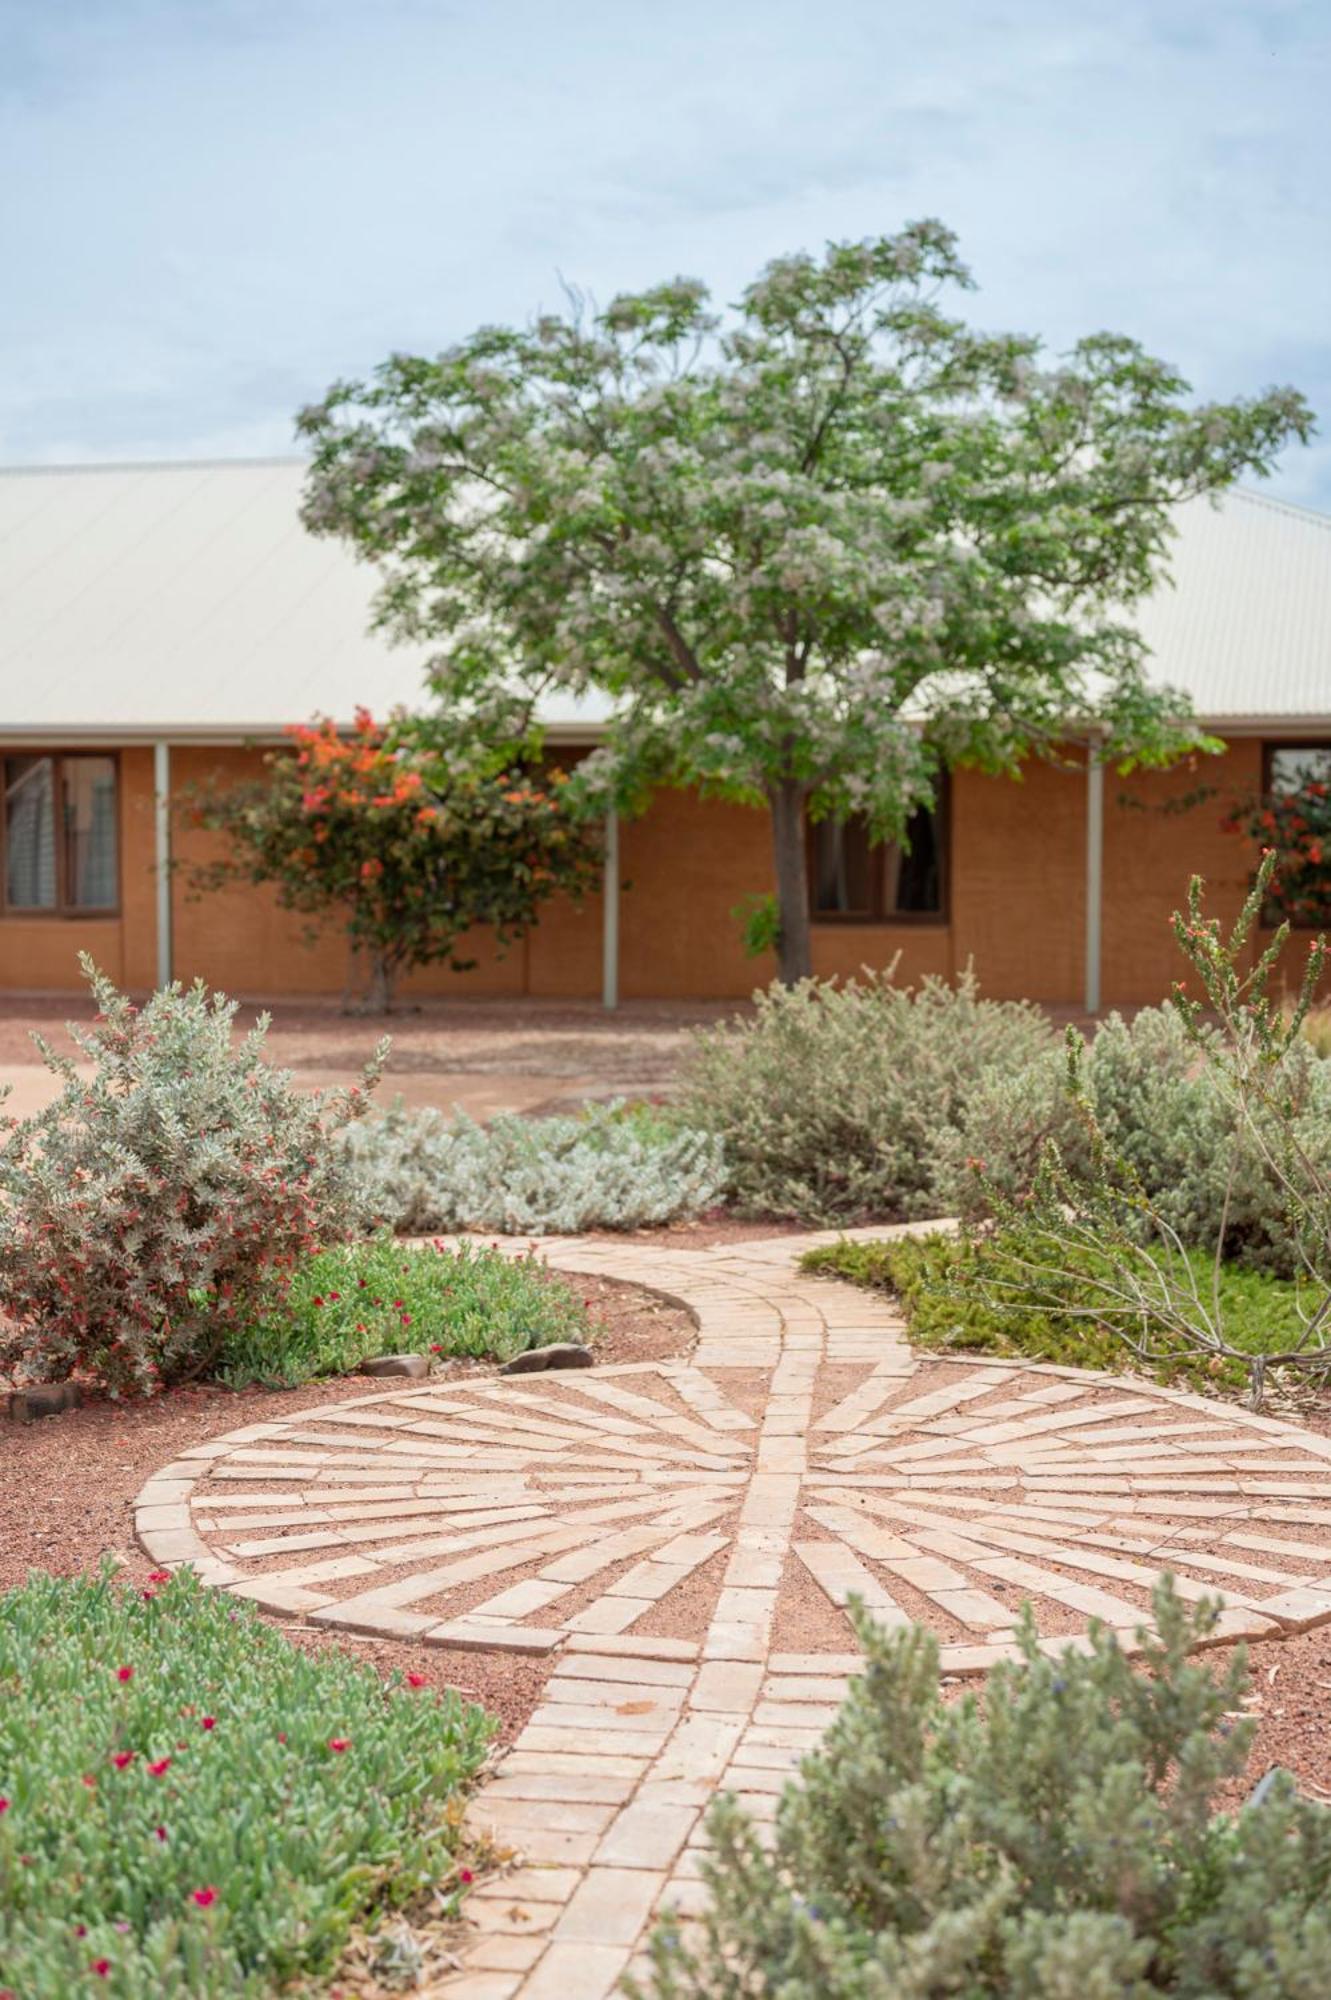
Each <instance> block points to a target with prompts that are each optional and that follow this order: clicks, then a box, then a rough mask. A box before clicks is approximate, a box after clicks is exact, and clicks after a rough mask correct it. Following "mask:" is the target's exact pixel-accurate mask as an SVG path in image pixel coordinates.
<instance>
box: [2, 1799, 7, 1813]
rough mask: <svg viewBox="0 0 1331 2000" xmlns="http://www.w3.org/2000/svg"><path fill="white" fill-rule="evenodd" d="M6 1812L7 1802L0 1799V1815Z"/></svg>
mask: <svg viewBox="0 0 1331 2000" xmlns="http://www.w3.org/2000/svg"><path fill="white" fill-rule="evenodd" d="M8 1811H9V1800H8V1799H0V1813H7V1812H8Z"/></svg>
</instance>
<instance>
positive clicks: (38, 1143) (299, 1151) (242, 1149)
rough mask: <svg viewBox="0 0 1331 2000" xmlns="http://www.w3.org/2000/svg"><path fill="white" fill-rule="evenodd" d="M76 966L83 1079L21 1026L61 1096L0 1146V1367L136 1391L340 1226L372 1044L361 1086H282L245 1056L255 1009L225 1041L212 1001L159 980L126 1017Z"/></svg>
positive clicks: (217, 1336) (222, 1002)
mask: <svg viewBox="0 0 1331 2000" xmlns="http://www.w3.org/2000/svg"><path fill="white" fill-rule="evenodd" d="M81 963H82V965H83V970H84V972H85V974H86V976H87V978H88V981H89V984H90V985H91V987H92V991H93V996H94V998H95V1000H96V1002H97V1007H98V1010H99V1011H98V1015H97V1019H96V1022H95V1024H94V1026H93V1027H92V1028H91V1029H82V1028H71V1033H72V1035H73V1039H74V1042H75V1044H76V1046H77V1049H78V1051H79V1055H80V1056H81V1057H82V1058H83V1060H84V1062H85V1063H87V1064H88V1065H90V1066H91V1072H92V1073H91V1075H90V1076H89V1075H84V1074H83V1073H82V1072H81V1071H80V1070H79V1069H78V1068H76V1066H75V1063H74V1061H73V1060H72V1059H69V1058H66V1057H64V1056H60V1055H57V1054H56V1053H55V1052H54V1051H53V1050H51V1049H50V1048H49V1047H48V1046H47V1045H46V1044H45V1043H44V1042H42V1041H41V1040H40V1038H38V1045H39V1047H40V1048H41V1051H42V1054H43V1056H44V1058H45V1060H46V1063H47V1066H48V1067H49V1068H50V1069H51V1070H52V1071H53V1072H54V1073H55V1075H56V1076H57V1077H58V1078H59V1079H60V1082H61V1085H62V1089H61V1091H60V1094H59V1096H58V1097H57V1098H56V1099H55V1100H54V1102H53V1103H51V1104H50V1105H48V1106H47V1107H46V1108H45V1109H44V1110H42V1111H39V1112H38V1113H37V1114H36V1115H35V1116H34V1117H32V1118H27V1119H24V1120H22V1121H21V1122H18V1123H14V1122H11V1123H10V1127H9V1131H8V1133H7V1136H6V1137H5V1138H4V1141H3V1144H0V1373H2V1372H4V1371H6V1370H14V1371H17V1372H18V1373H20V1374H21V1375H23V1376H25V1377H27V1378H29V1379H36V1380H38V1381H60V1380H63V1379H64V1378H65V1377H66V1376H68V1375H70V1374H71V1373H73V1372H78V1373H80V1374H82V1375H83V1376H84V1377H85V1379H88V1380H91V1381H93V1382H95V1383H96V1384H97V1385H98V1386H100V1387H101V1388H104V1389H106V1390H107V1391H109V1392H110V1393H111V1394H112V1395H124V1394H137V1393H150V1392H152V1391H153V1390H156V1389H160V1388H164V1387H166V1386H168V1385H169V1384H170V1383H172V1382H177V1381H181V1380H185V1379H188V1378H189V1377H191V1376H194V1375H199V1374H203V1373H205V1372H206V1371H207V1370H208V1369H209V1368H210V1367H211V1365H212V1363H213V1361H214V1360H215V1358H216V1356H217V1354H218V1352H219V1350H220V1348H221V1346H222V1344H223V1342H224V1340H225V1339H226V1336H227V1333H228V1331H229V1329H230V1328H232V1327H234V1326H235V1325H237V1324H240V1323H243V1321H244V1320H245V1319H246V1318H248V1317H249V1316H250V1315H251V1314H252V1312H253V1310H254V1308H255V1305H256V1302H257V1301H258V1299H259V1298H260V1297H261V1296H262V1295H264V1294H265V1293H266V1292H271V1290H272V1289H273V1287H274V1285H278V1286H280V1285H281V1284H282V1283H283V1282H284V1281H285V1278H286V1276H287V1274H288V1273H289V1272H290V1270H291V1269H292V1267H293V1265H294V1264H295V1262H296V1261H297V1259H298V1258H299V1257H301V1256H302V1255H303V1254H304V1253H305V1252H306V1251H307V1250H308V1249H310V1248H312V1247H313V1246H314V1245H316V1244H319V1243H327V1242H330V1241H332V1240H334V1239H335V1238H337V1237H339V1236H345V1235H348V1234H350V1233H351V1232H352V1231H353V1230H354V1229H356V1228H357V1227H358V1226H359V1224H360V1220H361V1201H360V1195H359V1192H358V1188H357V1185H356V1182H355V1180H354V1177H353V1176H352V1175H351V1174H350V1173H349V1172H348V1170H347V1166H346V1163H345V1156H344V1155H343V1154H342V1153H341V1151H340V1150H339V1149H338V1147H337V1146H336V1145H335V1143H334V1141H335V1138H336V1135H337V1134H338V1133H339V1132H340V1131H342V1130H343V1129H344V1128H345V1127H346V1125H347V1124H348V1123H349V1122H350V1121H353V1120H355V1119H356V1118H358V1117H359V1116H360V1115H361V1112H362V1110H363V1109H364V1105H365V1101H366V1095H367V1090H368V1088H372V1087H373V1085H374V1083H375V1082H376V1081H377V1077H378V1069H379V1064H380V1062H381V1060H382V1055H383V1051H382V1050H381V1051H380V1055H379V1057H377V1058H376V1060H375V1062H374V1063H373V1064H371V1066H370V1068H369V1069H368V1070H367V1071H366V1074H365V1077H364V1079H363V1083H362V1085H360V1086H357V1087H355V1088H353V1089H351V1090H338V1091H328V1092H325V1093H324V1094H322V1095H318V1094H315V1093H312V1092H308V1091H300V1090H297V1089H296V1087H295V1085H294V1084H293V1083H292V1080H291V1077H290V1074H289V1073H288V1072H287V1071H284V1070H278V1069H274V1068H272V1066H271V1065H270V1064H269V1063H267V1062H265V1060H264V1055H263V1047H264V1037H265V1034H266V1032H267V1026H268V1023H267V1019H266V1017H265V1018H263V1019H261V1020H260V1021H259V1023H258V1025H257V1027H256V1028H255V1029H254V1030H253V1032H252V1033H251V1034H249V1035H247V1036H246V1037H245V1038H244V1039H243V1040H242V1041H241V1042H240V1043H239V1044H236V1045H233V1040H232V1027H233V1024H234V1021H235V1015H236V1006H235V1003H234V1002H233V1001H229V1000H227V999H225V998H224V997H223V996H222V995H221V994H210V993H209V992H208V991H207V990H206V989H205V988H204V987H203V986H202V985H201V984H196V985H194V986H192V987H190V988H189V989H188V990H186V989H184V988H182V987H180V986H169V987H167V988H165V989H164V990H163V991H162V992H159V993H155V994H154V995H153V997H152V998H151V999H150V1000H149V1001H148V1003H147V1004H146V1006H144V1007H143V1008H142V1009H140V1008H138V1007H135V1006H134V1005H133V1004H132V1003H131V1002H130V1001H129V1000H128V999H126V998H125V996H124V995H123V994H122V993H118V992H117V991H116V989H115V987H114V986H113V985H112V984H111V982H110V981H109V980H108V979H106V978H105V977H104V976H103V975H102V974H101V973H100V972H98V971H97V969H96V967H95V966H94V965H93V963H92V961H91V960H90V959H88V958H87V957H84V958H83V959H82V960H81ZM6 1322H7V1324H6Z"/></svg>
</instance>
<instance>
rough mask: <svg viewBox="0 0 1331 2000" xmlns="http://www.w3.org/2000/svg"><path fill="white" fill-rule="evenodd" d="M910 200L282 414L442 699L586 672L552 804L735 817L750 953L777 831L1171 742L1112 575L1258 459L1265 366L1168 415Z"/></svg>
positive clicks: (1154, 368) (789, 967) (1105, 342)
mask: <svg viewBox="0 0 1331 2000" xmlns="http://www.w3.org/2000/svg"><path fill="white" fill-rule="evenodd" d="M969 289H971V279H970V276H969V273H968V272H967V270H966V267H965V265H964V264H963V263H962V262H961V260H960V258H959V256H958V252H957V246H956V242H955V239H954V238H953V236H952V235H951V233H950V232H949V231H948V230H947V229H946V228H944V227H943V226H942V225H941V224H940V223H938V222H933V221H926V222H922V223H918V224H914V225H912V226H910V227H908V228H906V229H904V230H903V231H902V232H901V233H899V234H897V235H894V236H884V237H879V238H874V239H871V240H867V241H864V242H858V243H839V244H833V245H830V246H829V247H828V248H827V250H826V252H825V254H824V255H823V256H822V257H820V258H815V257H812V256H807V255H799V256H791V257H784V258H781V259H779V260H777V261H776V262H775V263H772V264H770V265H769V266H768V267H767V269H766V270H765V271H764V272H763V273H762V274H761V275H760V276H759V277H758V278H757V280H756V281H755V282H754V283H753V284H751V285H750V286H749V287H748V289H747V290H746V291H745V292H744V294H743V296H742V298H741V299H740V301H739V303H738V305H737V306H735V307H734V308H733V309H731V310H729V311H727V312H718V311H716V310H714V309H713V306H712V304H711V302H710V300H709V297H708V293H707V291H706V289H705V287H704V286H703V285H701V284H699V283H697V282H694V281H692V280H687V279H677V280H675V281H673V282H671V283H668V284H663V285H660V286H657V287H655V288H653V289H651V290H648V291H645V292H642V293H639V294H635V295H627V296H623V297H619V298H615V299H613V300H611V301H610V303H609V304H608V305H607V306H605V307H604V308H603V309H598V308H594V307H592V306H591V305H589V304H587V303H586V302H585V301H583V300H581V299H579V298H577V297H576V296H573V297H571V298H570V300H569V304H568V308H567V310H566V311H565V312H563V313H561V314H553V315H547V316H544V317H542V318H540V319H538V320H536V321H535V323H534V324H533V325H531V326H530V327H527V328H524V329H513V328H505V327H485V328H482V329H480V330H479V331H478V332H477V333H475V334H473V335H472V336H471V337H470V338H469V339H467V340H464V341H462V342H460V343H459V344H458V345H456V346H454V347H451V348H449V349H447V350H446V351H444V352H443V353H441V354H439V355H437V356H434V357H432V358H426V357H421V356H413V355H403V354H399V355H394V356H392V357H391V358H390V359H389V360H388V361H386V362H385V363H384V364H383V365H382V367H380V368H379V369H378V370H377V372H376V373H375V375H374V376H373V378H372V379H371V380H370V381H368V382H365V383H339V384H336V385H335V386H334V387H333V388H332V389H331V390H330V392H329V393H328V395H327V396H326V398H325V399H324V400H323V402H321V403H320V404H318V405H316V406H315V407H313V408H311V409H308V410H306V411H304V412H303V413H302V415H301V418H300V429H301V431H302V433H303V434H304V436H305V437H306V438H307V439H308V440H309V441H310V443H311V445H312V447H313V464H312V468H311V472H310V476H309V482H308V489H307V494H306V502H305V521H306V524H307V526H308V527H310V528H311V529H312V530H313V531H314V532H316V533H322V534H334V535H340V536H343V537H345V538H346V539H347V540H348V541H349V542H350V543H351V544H352V545H353V546H354V547H355V548H356V550H357V551H358V552H359V553H360V554H361V555H362V556H364V557H366V558H368V559H369V560H371V561H373V562H375V563H378V564H380V565H382V566H383V568H384V571H385V586H384V590H383V593H382V597H381V605H380V616H381V618H382V619H383V621H384V622H385V623H387V624H388V625H390V626H391V627H393V628H394V629H395V630H397V631H398V632H400V633H403V634H405V635H407V636H410V637H412V638H414V639H417V640H420V639H424V640H426V641H427V642H429V643H430V644H431V645H432V646H433V647H434V648H436V650H435V653H434V660H433V668H432V680H433V685H434V688H435V690H436V692H437V694H438V696H439V698H440V700H441V702H442V704H443V706H444V709H445V711H446V712H447V713H448V714H450V715H453V716H455V717H457V718H459V719H460V720H461V719H463V718H465V719H466V722H467V725H468V726H469V727H470V726H472V725H475V724H479V725H480V726H482V727H484V728H486V729H488V730H490V731H491V732H492V733H494V734H495V736H496V738H502V737H503V736H504V735H506V734H509V733H514V732H517V733H521V732H523V731H525V730H526V729H527V728H528V727H529V725H530V720H531V716H532V712H533V709H534V706H535V705H536V704H537V703H538V702H539V701H540V700H541V698H542V697H543V696H546V695H548V694H549V693H550V692H552V691H553V690H562V691H564V692H566V693H572V694H584V693H587V692H589V691H593V690H597V691H601V692H602V693H604V694H607V695H609V696H610V697H611V698H612V701H613V704H614V720H613V722H612V723H611V725H610V729H609V734H608V740H607V742H606V743H605V745H604V746H603V747H602V748H601V749H600V750H598V752H597V753H596V754H595V755H594V756H593V757H591V758H589V759H588V760H587V761H586V762H585V763H584V764H583V766H581V767H580V770H579V773H578V777H577V780H576V783H577V786H578V792H579V795H580V796H581V797H582V798H583V800H584V801H588V802H590V801H591V800H593V799H594V798H596V797H598V796H599V797H600V798H602V799H604V800H606V801H609V800H614V801H615V802H617V803H618V804H620V805H621V806H632V805H634V804H636V803H638V802H640V801H641V800H642V799H643V798H644V797H645V796H646V795H647V793H648V792H649V790H650V788H651V786H652V785H653V784H655V783H658V782H683V783H691V784H695V785H698V786H700V787H702V788H703V789H704V790H705V791H708V792H711V793H714V794H719V795H721V796H723V797H727V798H731V799H737V800H741V801H745V802H748V803H751V804H754V805H760V806H761V805H766V806H767V807H768V808H769V809H770V811H771V814H772V824H773V834H774V863H775V868H774V873H775V878H776V882H777V887H778V894H779V901H780V960H781V969H782V973H783V976H785V977H787V978H793V977H798V976H801V975H802V974H804V973H805V972H807V971H808V970H809V964H810V940H809V928H808V909H807V883H806V861H805V845H804V826H805V823H806V820H807V819H813V820H817V819H819V818H822V817H824V816H827V815H833V816H837V817H844V816H847V815H852V814H862V815H864V817H865V818H866V819H867V821H868V823H869V827H870V830H871V832H872V834H873V835H874V837H875V838H892V837H899V836H900V835H901V834H902V833H903V831H904V829H905V826H906V823H907V821H908V819H909V818H910V815H911V813H912V812H913V811H914V810H915V808H916V807H917V806H919V805H920V804H922V803H927V802H928V801H929V799H930V798H931V796H932V793H933V788H934V785H935V782H936V778H937V774H938V772H939V770H940V768H941V767H943V766H944V765H947V764H953V763H967V762H968V763H973V764H976V765H979V766H981V767H982V768H985V769H989V770H993V771H1015V770H1016V769H1017V767H1018V766H1019V764H1020V762H1021V761H1022V759H1023V758H1025V757H1027V756H1029V755H1031V754H1053V753H1054V752H1055V750H1056V747H1057V746H1058V745H1059V744H1060V743H1061V742H1064V741H1066V740H1067V738H1068V735H1069V733H1070V732H1073V733H1075V732H1076V731H1078V730H1080V731H1087V730H1094V732H1095V733H1096V738H1097V742H1098V744H1099V754H1101V755H1104V756H1106V757H1109V758H1112V759H1115V760H1117V761H1119V762H1120V763H1123V764H1127V763H1131V762H1133V761H1144V762H1152V761H1154V762H1161V761H1166V760H1168V759H1169V758H1170V757H1172V756H1174V755H1177V754H1178V753H1179V751H1180V750H1181V749H1182V748H1184V747H1186V746H1187V745H1189V744H1191V743H1193V742H1195V741H1196V740H1197V736H1196V731H1195V729H1194V728H1193V727H1192V725H1190V724H1189V722H1188V720H1187V703H1186V701H1185V700H1184V699H1183V698H1182V697H1181V696H1179V695H1177V694H1172V693H1171V692H1170V691H1168V690H1159V689H1153V688H1151V687H1149V686H1148V684H1147V681H1146V677H1145V673H1144V668H1143V646H1142V641H1141V639H1140V637H1139V636H1138V633H1137V631H1136V630H1135V628H1134V626H1133V623H1132V620H1131V615H1130V614H1131V608H1132V605H1133V603H1134V601H1135V600H1137V599H1138V598H1140V596H1141V595H1142V594H1143V593H1144V592H1145V591H1147V590H1148V589H1149V588H1150V587H1151V586H1152V584H1153V583H1154V582H1156V581H1157V579H1158V578H1159V577H1160V576H1161V575H1162V574H1163V573H1164V570H1165V566H1166V558H1167V551H1168V544H1169V539H1170V533H1171V527H1170V515H1169V510H1170V508H1171V506H1172V505H1173V504H1174V503H1176V502H1178V501H1180V500H1183V499H1186V498H1189V497H1191V496H1194V495H1200V494H1207V493H1215V492H1218V491H1220V490H1221V489H1223V488H1224V487H1226V486H1228V485H1229V484H1230V483H1231V482H1232V481H1233V480H1234V479H1235V478H1236V477H1237V476H1238V475H1239V474H1240V473H1243V472H1252V473H1257V474H1264V473H1265V472H1266V471H1267V470H1268V469H1269V467H1270V465H1271V464H1272V462H1273V460H1274V458H1275V456H1276V454H1277V453H1278V452H1279V450H1280V449H1281V447H1282V446H1283V445H1284V444H1285V443H1286V442H1287V441H1288V440H1289V439H1290V438H1292V437H1296V438H1300V439H1302V438H1306V437H1307V436H1308V435H1309V433H1310V430H1311V418H1310V416H1309V412H1308V409H1307V406H1306V405H1305V403H1304V402H1303V399H1302V398H1301V397H1300V396H1299V395H1298V394H1296V393H1295V392H1294V391H1293V390H1289V389H1277V390H1271V391H1268V392H1266V393H1265V394H1262V395H1259V396H1256V397H1254V398H1252V399H1250V400H1246V401H1240V402H1233V403H1212V404H1205V405H1201V406H1194V405H1192V404H1191V403H1190V402H1189V394H1190V392H1189V388H1188V384H1187V383H1186V382H1185V381H1183V379H1182V378H1181V377H1180V376H1179V374H1178V373H1177V372H1176V371H1175V370H1174V369H1173V368H1171V367H1169V366H1167V365H1166V364H1165V363H1163V362H1161V361H1158V360H1154V359H1152V358H1151V357H1150V356H1148V355H1147V354H1145V353H1144V352H1143V350H1142V349H1141V348H1140V347H1139V346H1138V345H1137V343H1136V342H1134V341H1132V340H1130V339H1128V338H1126V337H1124V336H1121V335H1118V334H1110V333H1099V334H1092V335H1090V336H1089V337H1087V338H1086V339H1084V340H1081V341H1079V342H1078V343H1077V345H1076V346H1075V347H1074V348H1073V349H1072V351H1071V352H1070V353H1068V354H1066V355H1062V356H1058V357H1049V356H1046V355H1045V354H1044V353H1043V351H1042V349H1041V345H1040V343H1039V341H1038V340H1037V339H1035V338H1032V337H1030V336H1027V335H1022V334H991V333H985V332H982V331H978V330H976V328H975V327H974V326H972V325H971V323H970V322H969V320H968V319H963V318H961V317H958V316H956V313H955V310H949V307H948V301H949V299H955V298H956V297H957V296H959V295H960V294H962V293H964V292H965V291H967V290H969Z"/></svg>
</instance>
